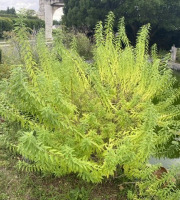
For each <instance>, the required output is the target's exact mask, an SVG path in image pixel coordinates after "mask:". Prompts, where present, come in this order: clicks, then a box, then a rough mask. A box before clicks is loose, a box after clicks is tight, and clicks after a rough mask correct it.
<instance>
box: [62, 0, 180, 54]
mask: <svg viewBox="0 0 180 200" xmlns="http://www.w3.org/2000/svg"><path fill="white" fill-rule="evenodd" d="M64 3H65V7H64V16H63V23H64V24H65V25H67V26H68V27H76V28H78V29H83V30H84V29H91V30H93V29H94V26H95V25H96V23H97V22H98V21H99V20H101V21H104V19H105V16H106V15H107V14H108V12H109V11H113V12H114V14H115V16H116V20H115V30H117V25H118V19H119V18H121V17H125V20H126V26H127V33H128V35H129V39H130V40H131V42H133V45H134V44H135V41H136V34H137V32H138V30H139V28H140V27H141V26H142V25H144V24H146V23H150V24H151V27H152V31H151V35H150V36H151V37H150V39H151V40H150V41H151V44H153V43H157V44H158V46H160V48H166V49H167V50H169V49H170V48H171V46H172V44H176V46H177V45H180V40H179V31H178V30H180V17H179V13H180V4H179V1H168V0H151V1H145V0H139V1H137V0H126V1H124V0H96V1H92V0H64Z"/></svg>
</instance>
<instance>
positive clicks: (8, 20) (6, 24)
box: [0, 15, 45, 38]
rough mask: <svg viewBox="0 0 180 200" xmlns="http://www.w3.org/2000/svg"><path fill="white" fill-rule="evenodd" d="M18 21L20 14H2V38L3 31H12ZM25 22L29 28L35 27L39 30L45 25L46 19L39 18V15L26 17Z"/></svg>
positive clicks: (0, 27) (0, 20)
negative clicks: (4, 15)
mask: <svg viewBox="0 0 180 200" xmlns="http://www.w3.org/2000/svg"><path fill="white" fill-rule="evenodd" d="M2 16H3V15H2ZM17 21H18V16H14V15H12V16H11V15H7V16H6V17H1V16H0V38H2V37H3V32H5V31H12V30H13V28H14V25H15V24H16V22H17ZM24 23H25V24H26V26H27V27H28V28H30V29H32V30H33V29H35V30H39V29H40V28H43V27H44V26H45V24H44V21H43V20H41V19H38V18H37V17H28V18H26V19H24Z"/></svg>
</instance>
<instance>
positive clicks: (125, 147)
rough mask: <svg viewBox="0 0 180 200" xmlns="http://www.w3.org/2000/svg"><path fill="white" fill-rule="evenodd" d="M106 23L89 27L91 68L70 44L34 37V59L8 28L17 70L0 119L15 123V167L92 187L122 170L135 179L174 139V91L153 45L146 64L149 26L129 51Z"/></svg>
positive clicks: (5, 86) (5, 89)
mask: <svg viewBox="0 0 180 200" xmlns="http://www.w3.org/2000/svg"><path fill="white" fill-rule="evenodd" d="M113 21H114V15H113V14H112V13H110V14H109V16H108V19H107V21H106V24H105V27H104V28H103V26H102V23H101V22H100V23H98V24H97V26H96V35H95V37H96V46H95V49H94V63H93V64H87V63H86V62H85V61H84V60H83V59H81V57H80V56H79V54H78V53H77V52H76V49H77V46H76V42H74V43H72V45H71V46H72V49H66V48H65V47H64V46H63V44H62V39H61V38H56V39H55V40H54V44H53V47H52V48H50V49H49V48H48V47H47V46H46V43H45V39H44V37H43V36H42V34H41V33H40V34H39V36H38V39H37V54H38V61H35V59H34V57H33V53H32V49H31V45H30V43H29V42H28V40H27V35H26V29H25V27H24V26H23V25H22V24H20V26H17V27H16V30H15V31H16V34H17V38H18V39H19V43H20V47H21V52H20V53H21V58H22V65H20V66H18V67H14V69H13V70H12V73H11V77H10V78H9V80H4V81H1V83H0V101H1V104H0V115H1V116H3V117H4V118H5V119H6V120H7V121H10V122H16V123H18V124H20V125H21V127H20V130H19V131H17V133H15V134H14V135H16V137H17V138H18V139H17V140H15V141H14V143H13V144H12V146H13V148H14V149H16V151H18V153H19V154H21V155H22V156H23V157H24V158H26V159H28V160H29V162H25V161H23V160H22V161H20V162H19V168H20V169H22V170H27V171H33V170H35V171H42V172H44V173H53V174H55V175H56V176H62V175H66V174H70V173H75V174H77V175H78V176H79V177H81V178H82V179H84V180H86V181H90V182H94V183H95V182H101V181H102V180H103V179H104V178H105V177H107V178H109V177H110V176H113V175H114V173H115V172H116V170H117V168H118V166H123V169H124V173H125V175H126V176H128V177H129V178H133V177H137V178H139V174H140V172H141V171H142V172H144V173H145V175H147V174H148V173H147V172H146V171H145V168H146V164H147V163H148V160H149V158H150V156H152V155H153V154H155V153H156V152H157V151H160V150H163V148H164V146H165V145H166V144H167V143H168V142H169V140H170V139H171V137H172V136H173V135H176V134H177V136H176V137H179V136H178V132H179V128H180V122H179V108H180V106H179V105H173V103H174V102H175V101H176V99H177V97H178V96H179V90H177V89H173V84H174V82H175V80H174V79H173V77H172V72H171V70H170V69H169V67H168V64H164V63H165V62H164V61H163V63H161V60H160V59H158V57H157V55H156V48H155V47H153V48H152V62H149V59H148V58H149V55H148V34H149V25H146V26H143V27H142V28H141V30H140V31H139V33H138V38H137V43H136V47H133V46H131V45H130V43H129V40H128V38H127V36H126V33H125V26H124V21H123V19H121V20H120V23H119V32H118V34H117V37H114V32H113ZM167 63H168V62H167ZM145 175H143V174H142V177H143V176H145Z"/></svg>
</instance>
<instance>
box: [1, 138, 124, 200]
mask: <svg viewBox="0 0 180 200" xmlns="http://www.w3.org/2000/svg"><path fill="white" fill-rule="evenodd" d="M18 159H19V157H18V156H17V155H12V153H10V152H9V151H8V150H7V149H6V148H5V147H4V146H3V144H2V140H1V142H0V200H8V199H10V200H19V199H20V200H89V199H93V200H118V199H121V200H123V199H126V193H127V190H126V189H127V188H128V187H127V188H126V189H125V188H123V190H122V187H120V185H121V183H122V181H124V180H123V178H122V177H121V178H117V179H115V180H109V181H104V182H103V183H101V184H90V183H85V182H84V181H82V180H80V179H78V178H76V176H75V175H69V176H65V177H63V178H56V177H53V176H52V175H49V176H48V175H46V176H43V175H42V174H36V173H27V172H22V171H19V170H18V169H17V168H16V164H17V160H18Z"/></svg>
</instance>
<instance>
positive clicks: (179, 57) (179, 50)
mask: <svg viewBox="0 0 180 200" xmlns="http://www.w3.org/2000/svg"><path fill="white" fill-rule="evenodd" d="M176 61H177V62H178V63H180V48H179V49H178V50H177V55H176Z"/></svg>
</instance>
